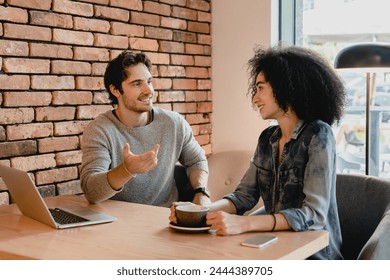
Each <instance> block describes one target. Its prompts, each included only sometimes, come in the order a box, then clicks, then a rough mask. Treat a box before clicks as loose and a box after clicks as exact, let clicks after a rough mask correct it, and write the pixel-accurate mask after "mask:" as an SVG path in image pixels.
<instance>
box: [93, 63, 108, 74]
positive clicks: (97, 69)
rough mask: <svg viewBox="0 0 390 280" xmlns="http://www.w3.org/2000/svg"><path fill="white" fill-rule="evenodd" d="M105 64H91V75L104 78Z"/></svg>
mask: <svg viewBox="0 0 390 280" xmlns="http://www.w3.org/2000/svg"><path fill="white" fill-rule="evenodd" d="M106 68H107V63H92V75H93V76H104V73H105V72H106Z"/></svg>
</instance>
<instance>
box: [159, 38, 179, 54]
mask: <svg viewBox="0 0 390 280" xmlns="http://www.w3.org/2000/svg"><path fill="white" fill-rule="evenodd" d="M160 51H161V52H167V53H184V44H183V43H179V42H170V41H160Z"/></svg>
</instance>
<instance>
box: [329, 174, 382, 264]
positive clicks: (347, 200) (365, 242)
mask: <svg viewBox="0 0 390 280" xmlns="http://www.w3.org/2000/svg"><path fill="white" fill-rule="evenodd" d="M336 197H337V204H338V212H339V218H340V226H341V234H342V238H343V244H342V247H341V253H342V254H343V256H344V258H345V259H347V260H356V259H361V260H378V259H384V260H390V234H389V233H390V181H389V180H386V179H383V178H379V177H373V176H367V175H363V174H337V182H336Z"/></svg>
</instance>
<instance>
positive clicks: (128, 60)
mask: <svg viewBox="0 0 390 280" xmlns="http://www.w3.org/2000/svg"><path fill="white" fill-rule="evenodd" d="M138 63H143V64H145V66H146V67H147V68H148V70H149V71H150V69H151V67H152V62H151V61H150V60H149V58H148V57H147V56H146V55H145V54H143V53H134V52H132V51H127V50H126V51H123V52H122V53H121V54H120V55H118V56H117V57H116V58H114V59H113V60H111V61H110V62H109V63H108V65H107V68H106V72H105V73H104V85H105V87H106V90H107V92H108V93H109V94H110V99H111V101H112V103H114V104H118V99H117V98H116V96H115V95H114V94H113V93H112V92H111V90H110V85H113V86H114V87H115V88H116V89H118V90H119V91H120V92H121V93H123V89H122V82H123V81H124V80H126V79H127V78H128V74H129V73H128V72H127V68H128V67H130V66H133V65H137V64H138Z"/></svg>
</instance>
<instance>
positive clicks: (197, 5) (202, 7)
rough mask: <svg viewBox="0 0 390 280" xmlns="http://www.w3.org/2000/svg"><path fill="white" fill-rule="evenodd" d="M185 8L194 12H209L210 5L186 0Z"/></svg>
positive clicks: (201, 0)
mask: <svg viewBox="0 0 390 280" xmlns="http://www.w3.org/2000/svg"><path fill="white" fill-rule="evenodd" d="M186 4H187V7H188V8H191V9H195V10H202V11H210V3H209V2H208V1H204V0H187V3H186Z"/></svg>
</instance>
